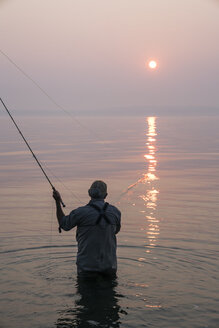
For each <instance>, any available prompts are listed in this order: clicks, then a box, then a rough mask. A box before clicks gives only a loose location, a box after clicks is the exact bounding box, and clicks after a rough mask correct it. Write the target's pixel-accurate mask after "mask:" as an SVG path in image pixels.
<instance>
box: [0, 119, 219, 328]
mask: <svg viewBox="0 0 219 328" xmlns="http://www.w3.org/2000/svg"><path fill="white" fill-rule="evenodd" d="M15 117H16V114H15ZM16 119H17V122H18V124H19V125H20V127H21V129H22V131H23V133H24V134H25V136H26V137H27V139H28V140H29V142H30V144H31V146H32V148H33V150H34V151H35V153H36V155H37V156H38V158H39V159H40V161H41V162H42V164H43V166H44V168H45V170H46V172H47V173H48V175H49V177H50V178H51V180H52V182H53V184H54V185H55V187H56V188H57V189H58V190H59V191H60V192H61V194H62V197H63V200H64V202H65V203H66V208H65V213H68V212H70V211H71V210H72V209H73V208H74V207H77V206H80V205H81V204H86V203H87V202H88V195H87V189H88V188H89V186H90V184H91V183H92V182H93V180H96V179H102V180H104V181H106V183H107V184H108V189H109V190H108V192H109V197H108V201H109V202H111V203H113V204H115V205H116V206H117V207H118V208H119V209H120V210H121V211H122V230H121V232H120V233H119V235H118V278H117V280H116V281H115V282H112V283H111V282H104V281H102V282H98V283H92V282H90V283H89V284H81V283H79V282H78V281H77V277H76V265H75V260H76V252H77V247H76V242H75V231H74V230H73V231H70V232H63V233H61V234H59V233H58V230H57V222H56V217H55V207H54V201H53V199H52V197H51V189H50V186H49V184H48V182H47V181H46V179H45V178H44V176H43V175H42V173H41V171H40V170H39V168H38V166H37V165H36V164H35V162H34V159H33V157H32V156H31V155H30V153H29V151H28V150H27V149H26V146H25V144H24V143H23V141H22V140H21V138H20V136H19V134H18V133H17V131H16V130H15V128H14V126H13V124H12V122H11V121H10V119H9V118H8V117H7V116H6V115H2V116H1V117H0V181H1V184H0V199H1V212H0V220H1V234H0V236H1V250H0V253H1V254H0V256H1V263H2V264H1V269H0V270H1V281H0V283H1V305H0V327H1V328H11V327H13V328H14V327H18V328H19V327H22V328H26V327H27V328H30V327H31V328H52V327H57V328H64V327H65V328H66V327H68V328H69V327H86V328H87V327H123V328H135V327H136V328H141V327H162V328H163V327H166V328H169V327H174V328H176V327H177V328H179V327H180V328H181V327H185V328H193V327H194V328H196V327H199V328H201V327H203V328H204V327H209V328H210V327H211V328H213V327H215V328H216V327H219V320H218V271H219V262H218V244H219V243H218V232H219V222H218V212H219V204H218V191H219V167H218V163H219V161H218V159H219V129H218V126H219V117H216V116H214V117H207V116H206V117H204V116H201V117H199V116H198V117H195V116H191V117H150V116H147V115H145V116H132V117H124V116H123V117H121V116H118V117H116V116H114V117H99V116H96V117H92V118H86V117H81V118H80V122H79V123H78V122H77V121H75V120H74V119H73V118H72V117H67V116H60V117H51V116H50V117H42V116H41V117H27V116H25V117H24V116H18V117H16Z"/></svg>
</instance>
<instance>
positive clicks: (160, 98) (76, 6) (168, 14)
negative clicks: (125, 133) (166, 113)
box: [0, 0, 219, 113]
mask: <svg viewBox="0 0 219 328" xmlns="http://www.w3.org/2000/svg"><path fill="white" fill-rule="evenodd" d="M218 40H219V1H217V0H151V1H149V0H92V1H91V0H77V1H76V0H59V1H58V0H0V41H1V42H0V48H1V50H2V51H3V52H5V53H6V54H7V55H8V56H9V57H10V58H11V59H12V60H13V61H15V62H16V64H17V65H19V66H20V67H21V68H22V69H23V70H24V71H25V72H26V73H28V74H29V75H30V76H31V77H32V78H33V79H34V80H35V81H36V82H37V83H39V84H40V86H41V87H42V88H44V89H45V90H46V91H47V92H48V93H49V94H50V95H51V96H52V97H53V98H55V100H56V101H57V102H58V103H60V104H61V105H62V106H64V107H65V108H67V109H68V110H71V111H76V112H78V111H84V110H86V111H87V110H89V111H90V112H91V113H92V112H93V111H94V110H96V109H98V110H101V111H103V112H107V111H109V112H110V110H117V109H118V110H120V109H121V108H122V110H124V111H127V112H129V111H134V110H135V108H138V107H141V108H151V107H159V110H160V111H162V108H166V107H172V108H174V110H175V111H178V112H179V111H181V112H183V110H185V109H186V108H187V109H188V108H190V107H195V108H199V107H204V108H208V107H218V103H219V92H218V88H219V41H218ZM150 58H155V59H156V60H157V61H158V64H159V67H158V69H157V70H156V71H150V70H149V69H147V68H146V67H145V63H146V62H147V61H148V60H149V59H150ZM0 72H1V73H0V74H1V79H0V90H1V97H2V98H3V99H5V100H6V101H7V103H8V104H9V105H10V106H12V107H13V108H14V107H16V108H19V110H20V109H26V110H27V109H28V110H30V111H36V110H39V109H41V110H42V109H47V108H53V107H54V105H53V104H51V103H50V101H49V100H48V99H47V98H46V97H45V96H44V95H43V94H42V93H41V92H40V91H39V90H38V89H37V88H36V87H35V86H34V85H33V84H32V83H31V82H30V81H28V80H27V79H26V78H25V77H24V76H23V75H22V74H21V73H20V72H19V71H18V70H17V69H16V68H15V67H14V66H13V65H12V64H11V63H10V62H9V61H8V60H7V59H6V58H5V57H4V56H3V55H2V54H0Z"/></svg>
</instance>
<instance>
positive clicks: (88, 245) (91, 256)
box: [60, 199, 121, 272]
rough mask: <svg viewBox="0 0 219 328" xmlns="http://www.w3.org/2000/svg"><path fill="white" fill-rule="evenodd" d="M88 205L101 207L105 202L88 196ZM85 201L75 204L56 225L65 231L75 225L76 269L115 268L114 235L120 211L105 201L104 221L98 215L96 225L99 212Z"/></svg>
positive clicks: (101, 270) (118, 223)
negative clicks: (74, 207) (83, 204)
mask: <svg viewBox="0 0 219 328" xmlns="http://www.w3.org/2000/svg"><path fill="white" fill-rule="evenodd" d="M89 204H94V205H96V206H98V207H99V208H100V209H102V208H103V206H104V204H105V202H104V200H99V199H98V200H94V199H92V200H91V201H90V203H89ZM89 204H87V205H85V206H82V207H78V208H77V209H75V210H73V211H72V212H71V213H70V214H69V215H66V216H64V217H63V218H62V220H61V224H60V227H61V228H62V229H63V230H65V231H68V230H71V229H72V228H74V227H75V226H77V232H76V239H77V242H78V253H77V266H78V272H83V271H97V272H103V271H106V270H116V269H117V258H116V247H117V241H116V234H117V233H118V232H119V230H120V227H121V212H120V211H119V210H118V209H117V208H116V207H115V206H113V205H110V204H109V205H108V207H107V208H106V211H105V215H106V216H107V219H108V220H106V219H105V218H104V217H102V218H101V220H100V222H99V223H98V224H96V222H97V219H98V217H99V214H100V213H99V212H98V211H97V210H96V209H95V208H93V207H91V206H90V205H89ZM107 221H109V222H107Z"/></svg>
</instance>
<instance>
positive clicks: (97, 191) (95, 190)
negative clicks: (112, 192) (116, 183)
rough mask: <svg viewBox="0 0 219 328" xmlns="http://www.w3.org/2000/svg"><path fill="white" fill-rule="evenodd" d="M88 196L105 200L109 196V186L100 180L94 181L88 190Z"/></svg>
mask: <svg viewBox="0 0 219 328" xmlns="http://www.w3.org/2000/svg"><path fill="white" fill-rule="evenodd" d="M88 194H89V196H90V197H91V198H93V199H104V198H106V196H107V185H106V184H105V182H103V181H100V180H97V181H94V182H93V183H92V185H91V186H90V189H89V190H88Z"/></svg>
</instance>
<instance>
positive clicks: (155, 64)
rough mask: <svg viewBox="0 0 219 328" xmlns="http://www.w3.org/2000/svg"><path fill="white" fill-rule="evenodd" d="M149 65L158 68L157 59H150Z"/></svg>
mask: <svg viewBox="0 0 219 328" xmlns="http://www.w3.org/2000/svg"><path fill="white" fill-rule="evenodd" d="M148 67H149V68H150V69H152V70H154V69H156V68H157V62H156V61H155V60H150V61H149V62H148Z"/></svg>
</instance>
